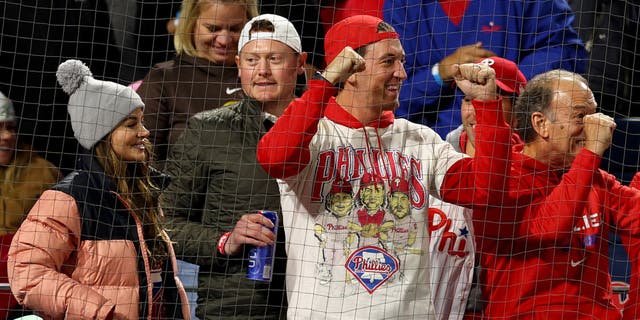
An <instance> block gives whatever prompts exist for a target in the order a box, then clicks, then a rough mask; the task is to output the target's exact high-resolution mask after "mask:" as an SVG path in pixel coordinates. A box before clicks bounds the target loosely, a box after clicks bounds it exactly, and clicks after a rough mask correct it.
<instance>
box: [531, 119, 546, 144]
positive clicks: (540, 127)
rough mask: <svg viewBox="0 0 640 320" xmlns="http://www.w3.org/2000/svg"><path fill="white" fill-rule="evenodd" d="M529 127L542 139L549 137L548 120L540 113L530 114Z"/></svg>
mask: <svg viewBox="0 0 640 320" xmlns="http://www.w3.org/2000/svg"><path fill="white" fill-rule="evenodd" d="M531 126H532V127H533V130H535V132H536V133H537V134H538V136H540V137H541V138H543V139H547V138H548V137H549V118H547V116H545V115H544V113H542V112H534V113H533V114H531Z"/></svg>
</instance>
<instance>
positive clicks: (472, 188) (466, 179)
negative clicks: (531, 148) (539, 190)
mask: <svg viewBox="0 0 640 320" xmlns="http://www.w3.org/2000/svg"><path fill="white" fill-rule="evenodd" d="M472 103H473V106H474V108H475V111H476V121H477V123H476V154H475V157H474V158H464V159H461V160H459V161H458V162H456V163H454V165H453V166H451V168H449V170H448V171H447V173H446V175H445V177H444V181H443V182H442V186H441V191H440V192H441V196H442V199H443V200H444V201H446V202H449V203H453V204H457V205H461V206H465V207H477V206H482V207H484V206H486V205H501V204H502V201H503V199H504V197H505V194H506V190H507V189H508V188H507V186H506V185H507V181H508V180H507V177H508V173H509V163H510V158H511V128H510V127H509V125H507V123H506V122H505V121H504V118H503V116H502V98H500V99H499V100H490V101H484V102H480V101H475V100H473V101H472Z"/></svg>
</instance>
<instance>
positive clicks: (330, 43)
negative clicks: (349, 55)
mask: <svg viewBox="0 0 640 320" xmlns="http://www.w3.org/2000/svg"><path fill="white" fill-rule="evenodd" d="M381 22H384V21H382V19H380V18H378V17H374V16H369V15H356V16H351V17H348V18H346V19H344V20H341V21H340V22H338V23H336V24H334V25H333V27H331V29H329V31H327V34H326V35H325V37H324V53H325V56H324V60H325V62H326V63H327V65H329V63H331V61H333V59H335V58H336V57H337V56H338V54H339V53H340V51H342V49H344V48H345V47H347V46H349V47H351V48H353V49H358V48H360V47H363V46H366V45H368V44H371V43H374V42H378V41H380V40H384V39H398V38H400V36H399V35H398V33H396V32H393V31H382V32H380V31H378V25H380V23H381Z"/></svg>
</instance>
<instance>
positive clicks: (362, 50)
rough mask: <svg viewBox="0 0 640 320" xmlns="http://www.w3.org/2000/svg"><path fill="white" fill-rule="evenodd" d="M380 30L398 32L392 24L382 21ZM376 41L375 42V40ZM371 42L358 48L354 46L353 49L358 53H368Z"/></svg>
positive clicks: (362, 54) (379, 26) (378, 29)
mask: <svg viewBox="0 0 640 320" xmlns="http://www.w3.org/2000/svg"><path fill="white" fill-rule="evenodd" d="M377 31H378V32H396V29H394V28H393V26H392V25H390V24H388V23H386V22H384V21H381V22H380V23H378V28H377ZM374 43H375V42H374ZM370 45H371V43H370V44H365V45H364V46H362V47H358V48H353V50H354V51H355V52H356V53H358V54H359V55H361V56H363V57H364V55H365V54H366V53H367V50H368V48H369V46H370Z"/></svg>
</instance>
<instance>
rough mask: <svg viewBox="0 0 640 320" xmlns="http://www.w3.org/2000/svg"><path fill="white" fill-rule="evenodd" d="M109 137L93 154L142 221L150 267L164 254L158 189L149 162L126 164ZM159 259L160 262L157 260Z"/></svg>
mask: <svg viewBox="0 0 640 320" xmlns="http://www.w3.org/2000/svg"><path fill="white" fill-rule="evenodd" d="M110 137H111V136H110V135H109V136H107V137H106V138H105V139H103V140H101V141H100V142H98V143H97V144H96V146H95V149H94V150H95V155H96V157H97V159H98V161H99V162H100V164H101V165H102V167H103V168H104V171H105V173H106V175H107V176H109V177H110V178H111V179H113V180H114V181H115V182H116V188H117V191H118V194H119V195H120V196H121V197H122V198H123V199H124V200H125V201H126V202H127V204H128V205H129V206H130V207H131V208H132V209H133V211H134V212H135V214H136V215H137V216H138V218H139V219H140V220H141V221H142V225H143V230H144V236H145V238H146V240H147V244H148V247H149V251H150V259H151V261H152V265H153V264H154V262H156V261H158V262H159V261H162V259H164V258H165V257H166V255H167V250H166V247H165V246H164V244H163V241H162V240H165V241H168V239H165V234H164V233H163V232H162V230H163V227H162V217H161V213H160V210H159V205H158V197H157V195H158V193H159V192H160V190H159V189H158V187H157V186H155V185H154V184H153V182H152V181H151V177H150V175H149V165H148V162H142V163H141V162H135V163H134V162H125V161H122V159H120V158H119V157H118V155H117V154H116V153H115V152H114V151H113V148H112V147H111V143H110V140H111V139H110ZM144 144H145V148H146V149H145V150H147V159H150V158H151V155H152V151H151V150H152V149H151V143H150V142H149V141H145V143H144ZM159 259H160V260H159Z"/></svg>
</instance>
